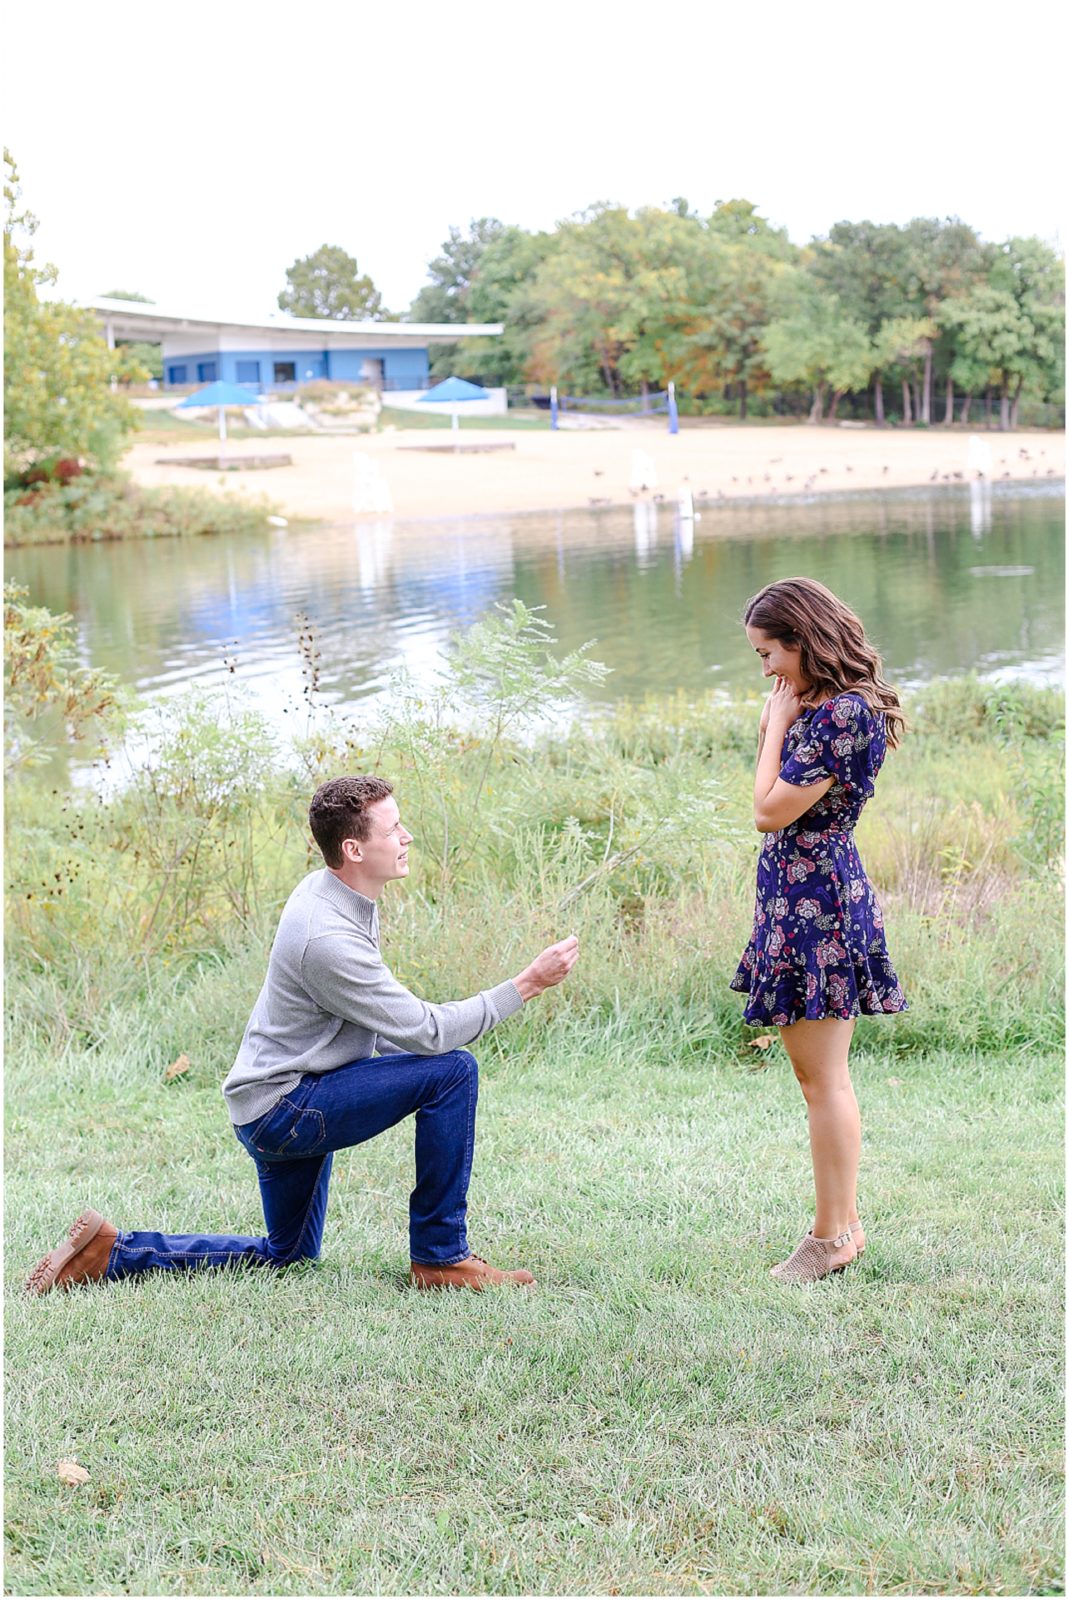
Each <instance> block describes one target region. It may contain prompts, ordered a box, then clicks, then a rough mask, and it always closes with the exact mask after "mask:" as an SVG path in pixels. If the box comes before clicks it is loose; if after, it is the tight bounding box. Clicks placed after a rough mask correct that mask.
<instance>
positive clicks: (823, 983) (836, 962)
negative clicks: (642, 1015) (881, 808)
mask: <svg viewBox="0 0 1069 1600" xmlns="http://www.w3.org/2000/svg"><path fill="white" fill-rule="evenodd" d="M886 754H887V733H886V727H885V723H884V716H883V713H882V712H873V711H872V710H871V709H870V708H869V706H868V704H867V702H866V701H865V700H864V699H863V698H862V697H861V696H860V695H858V694H840V695H837V696H836V698H835V699H834V700H828V701H826V702H825V704H824V705H822V706H816V707H814V708H813V709H812V710H809V711H803V712H802V714H801V716H800V717H798V718H797V719H796V720H795V721H794V722H793V723H792V724H791V726H790V727H789V728H788V729H787V733H786V736H785V738H784V741H783V753H782V756H781V762H782V765H781V767H780V774H779V775H780V777H781V778H782V779H783V781H784V782H785V783H793V784H797V785H798V786H799V787H800V788H806V787H808V786H809V785H810V784H814V783H822V782H823V781H824V780H825V779H827V778H833V779H834V782H833V784H832V786H831V788H830V789H829V790H828V792H827V794H825V795H823V796H822V798H821V799H819V800H818V801H817V803H816V805H814V806H810V808H809V810H808V811H806V812H803V814H802V815H801V816H800V817H798V818H797V820H796V821H794V822H792V823H790V824H789V825H788V826H787V827H786V828H781V829H780V830H779V832H778V833H770V834H767V835H766V837H765V842H764V845H763V847H762V850H761V855H760V857H759V859H758V864H757V905H756V909H755V912H754V929H753V935H752V937H751V939H750V942H749V944H748V945H747V946H746V949H745V951H744V952H743V956H742V960H741V961H740V963H739V970H738V971H737V972H736V974H735V976H734V978H732V980H731V987H732V988H733V989H736V990H738V991H739V992H740V993H742V994H747V995H749V997H750V998H749V1002H748V1004H747V1006H746V1011H745V1013H744V1015H745V1020H746V1021H747V1022H753V1023H762V1022H763V1023H770V1024H772V1026H773V1027H780V1028H783V1027H787V1026H788V1025H789V1024H790V1023H792V1022H800V1021H801V1020H802V1018H803V1017H804V1018H809V1019H811V1020H818V1019H820V1018H822V1017H856V1016H858V1015H859V1014H860V1013H861V1012H864V1013H865V1014H866V1015H871V1014H872V1013H878V1012H884V1011H904V1010H905V1009H906V1000H905V996H904V995H903V993H902V990H901V987H900V985H899V982H898V979H897V978H896V976H895V971H894V968H893V967H892V965H891V959H890V957H889V956H888V954H887V946H886V944H885V943H884V936H883V913H882V911H881V910H880V907H879V903H878V901H877V899H876V896H875V894H873V892H872V885H871V884H870V883H869V880H868V878H867V877H866V876H865V869H864V868H863V867H862V865H861V862H860V860H859V858H858V853H857V848H856V846H855V845H854V826H855V824H856V823H857V819H858V817H859V816H860V815H861V812H862V810H863V808H864V805H865V802H866V800H868V798H869V796H870V795H871V794H872V793H873V790H874V788H875V784H876V774H877V773H878V772H879V770H880V768H881V767H882V765H883V758H884V756H885V755H886Z"/></svg>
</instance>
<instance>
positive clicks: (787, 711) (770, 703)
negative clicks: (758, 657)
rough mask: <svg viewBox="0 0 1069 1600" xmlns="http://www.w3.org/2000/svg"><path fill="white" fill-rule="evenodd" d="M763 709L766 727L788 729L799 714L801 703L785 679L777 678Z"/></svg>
mask: <svg viewBox="0 0 1069 1600" xmlns="http://www.w3.org/2000/svg"><path fill="white" fill-rule="evenodd" d="M765 709H766V711H767V712H768V721H767V723H766V724H765V726H766V727H782V728H789V727H790V725H791V723H792V722H793V721H794V720H795V718H796V717H797V716H799V715H800V714H801V710H802V701H801V698H800V696H799V695H798V693H797V692H796V690H795V689H794V687H793V686H792V685H791V684H790V683H788V681H787V679H786V678H777V679H776V686H775V688H774V689H773V690H772V693H771V694H770V695H769V697H768V699H767V700H766V701H765ZM763 715H764V713H762V716H763Z"/></svg>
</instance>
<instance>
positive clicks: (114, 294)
mask: <svg viewBox="0 0 1069 1600" xmlns="http://www.w3.org/2000/svg"><path fill="white" fill-rule="evenodd" d="M101 299H103V300H139V301H140V302H141V304H142V305H143V306H154V305H155V304H156V302H155V300H150V299H149V297H148V295H147V294H138V292H137V290H136V289H105V291H104V293H103V295H102V296H101Z"/></svg>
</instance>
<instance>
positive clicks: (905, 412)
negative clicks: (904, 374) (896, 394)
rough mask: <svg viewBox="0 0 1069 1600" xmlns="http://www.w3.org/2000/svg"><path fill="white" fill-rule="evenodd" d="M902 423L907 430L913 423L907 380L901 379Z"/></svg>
mask: <svg viewBox="0 0 1069 1600" xmlns="http://www.w3.org/2000/svg"><path fill="white" fill-rule="evenodd" d="M902 421H903V422H904V423H905V424H906V426H907V428H908V427H909V424H910V423H911V422H912V421H913V407H912V406H911V405H910V403H909V379H908V378H903V379H902Z"/></svg>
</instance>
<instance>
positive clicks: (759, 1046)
mask: <svg viewBox="0 0 1069 1600" xmlns="http://www.w3.org/2000/svg"><path fill="white" fill-rule="evenodd" d="M771 1043H772V1035H771V1034H770V1033H761V1034H758V1036H757V1038H756V1039H751V1040H750V1049H751V1050H767V1049H768V1047H769V1045H770V1044H771Z"/></svg>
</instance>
